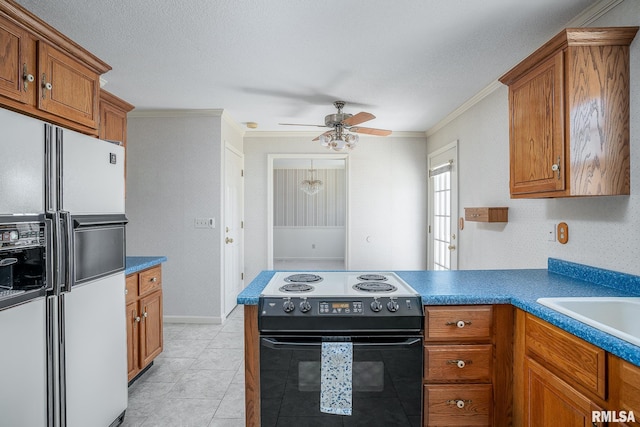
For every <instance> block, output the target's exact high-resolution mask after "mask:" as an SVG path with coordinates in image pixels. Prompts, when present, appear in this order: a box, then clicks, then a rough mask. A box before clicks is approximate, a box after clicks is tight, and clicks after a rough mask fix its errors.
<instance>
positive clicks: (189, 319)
mask: <svg viewBox="0 0 640 427" xmlns="http://www.w3.org/2000/svg"><path fill="white" fill-rule="evenodd" d="M162 319H163V320H164V323H205V324H213V325H221V324H222V318H220V317H211V316H163V318H162Z"/></svg>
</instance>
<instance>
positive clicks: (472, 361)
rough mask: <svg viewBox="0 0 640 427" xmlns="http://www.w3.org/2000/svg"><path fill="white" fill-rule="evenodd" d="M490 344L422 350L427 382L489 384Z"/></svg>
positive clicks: (436, 346) (442, 346) (437, 346)
mask: <svg viewBox="0 0 640 427" xmlns="http://www.w3.org/2000/svg"><path fill="white" fill-rule="evenodd" d="M492 348H493V347H492V346H491V344H482V345H429V346H426V347H425V350H424V372H425V379H426V380H427V381H428V382H464V381H467V382H468V381H473V382H487V383H488V382H491V364H492V361H493V352H492Z"/></svg>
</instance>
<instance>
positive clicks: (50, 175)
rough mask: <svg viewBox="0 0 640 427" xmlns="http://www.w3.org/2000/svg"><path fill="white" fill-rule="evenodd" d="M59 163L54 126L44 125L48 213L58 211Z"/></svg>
mask: <svg viewBox="0 0 640 427" xmlns="http://www.w3.org/2000/svg"><path fill="white" fill-rule="evenodd" d="M57 163H58V157H57V150H56V146H55V140H54V139H53V127H52V126H51V125H50V124H47V123H45V125H44V176H45V180H44V210H45V212H47V213H53V212H55V211H56V194H57V193H56V186H57V185H56V184H57V173H56V165H57Z"/></svg>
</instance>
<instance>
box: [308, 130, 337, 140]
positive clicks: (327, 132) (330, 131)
mask: <svg viewBox="0 0 640 427" xmlns="http://www.w3.org/2000/svg"><path fill="white" fill-rule="evenodd" d="M332 132H333V130H328V131H326V132H325V133H323V134H322V135H328V134H330V133H332ZM322 135H318V136H316V137H315V138H313V139H312V141H317V140H319V139H320V137H321V136H322Z"/></svg>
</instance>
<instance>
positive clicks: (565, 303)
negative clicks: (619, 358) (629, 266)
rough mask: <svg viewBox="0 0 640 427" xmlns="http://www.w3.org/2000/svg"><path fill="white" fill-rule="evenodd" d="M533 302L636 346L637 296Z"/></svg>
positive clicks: (639, 324)
mask: <svg viewBox="0 0 640 427" xmlns="http://www.w3.org/2000/svg"><path fill="white" fill-rule="evenodd" d="M537 302H538V303H540V304H542V305H544V306H547V307H549V308H551V309H553V310H555V311H558V312H560V313H562V314H565V315H567V316H569V317H572V318H574V319H576V320H579V321H580V322H582V323H586V324H587V325H589V326H593V327H594V328H596V329H599V330H601V331H603V332H606V333H608V334H611V335H613V336H616V337H618V338H620V339H623V340H625V341H628V342H630V343H632V344H635V345H637V346H640V297H638V298H636V297H563V298H539V299H538V300H537Z"/></svg>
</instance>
